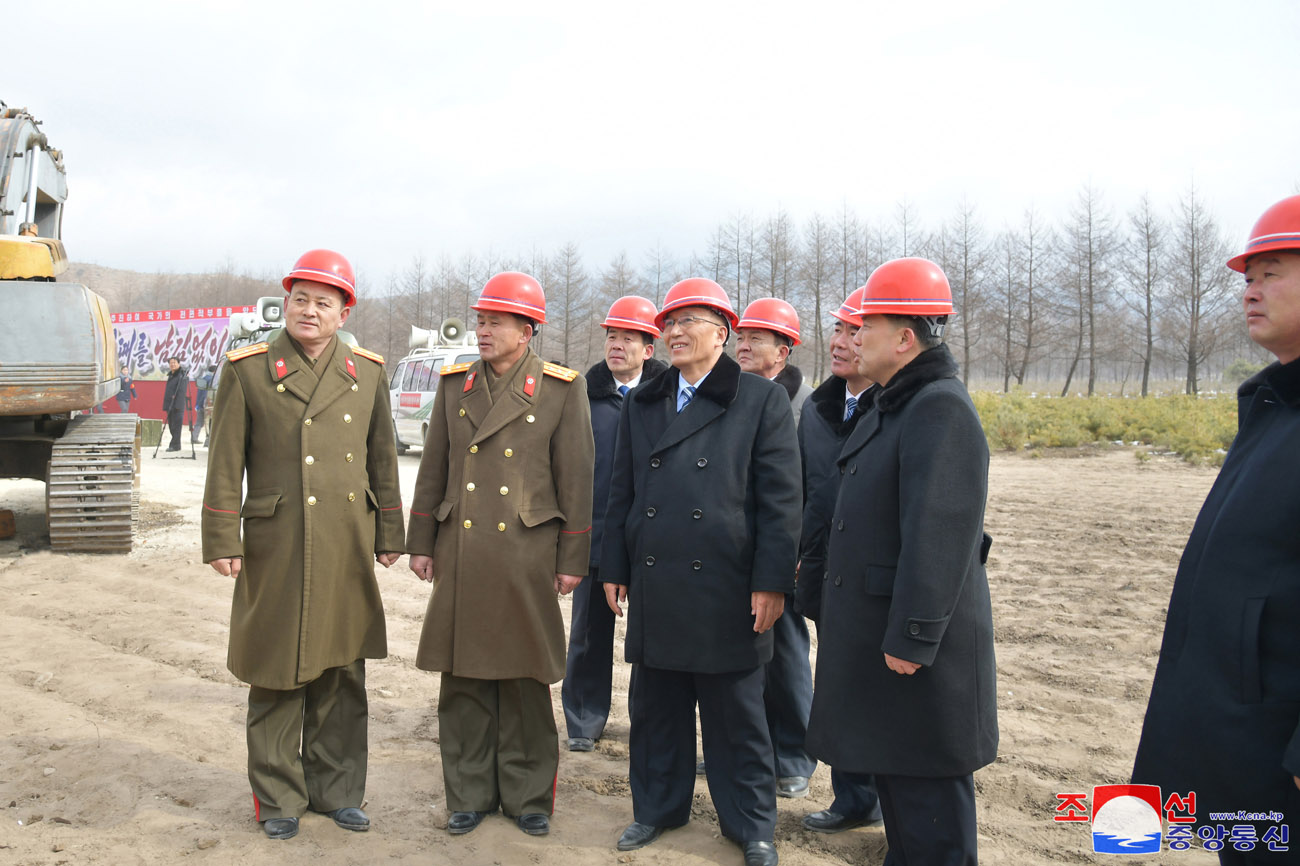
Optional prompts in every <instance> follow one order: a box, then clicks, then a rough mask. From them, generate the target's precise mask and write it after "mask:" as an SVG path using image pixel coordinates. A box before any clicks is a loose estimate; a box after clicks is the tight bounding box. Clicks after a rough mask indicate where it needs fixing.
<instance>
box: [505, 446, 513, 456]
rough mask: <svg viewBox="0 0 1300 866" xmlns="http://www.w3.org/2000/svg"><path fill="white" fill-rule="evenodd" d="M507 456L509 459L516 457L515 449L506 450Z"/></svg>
mask: <svg viewBox="0 0 1300 866" xmlns="http://www.w3.org/2000/svg"><path fill="white" fill-rule="evenodd" d="M506 456H507V457H514V456H515V449H513V448H507V449H506Z"/></svg>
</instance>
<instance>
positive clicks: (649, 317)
mask: <svg viewBox="0 0 1300 866" xmlns="http://www.w3.org/2000/svg"><path fill="white" fill-rule="evenodd" d="M658 315H659V311H658V310H656V309H655V304H654V301H652V300H650V299H648V298H643V297H641V296H640V295H625V296H624V297H621V298H619V299H618V300H617V301H615V302H614V303H612V304H610V305H609V315H607V316H605V321H603V322H601V323H600V326H601V327H602V328H624V329H626V330H629V331H640V332H642V333H644V334H649V335H650V336H652V337H658V336H659V329H658V328H657V327H655V317H656V316H658Z"/></svg>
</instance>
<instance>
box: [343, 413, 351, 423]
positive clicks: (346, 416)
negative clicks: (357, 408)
mask: <svg viewBox="0 0 1300 866" xmlns="http://www.w3.org/2000/svg"><path fill="white" fill-rule="evenodd" d="M343 423H344V424H351V423H352V416H351V415H349V414H348V413H346V412H344V413H343Z"/></svg>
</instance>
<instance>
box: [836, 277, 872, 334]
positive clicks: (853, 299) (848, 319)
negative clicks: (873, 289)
mask: <svg viewBox="0 0 1300 866" xmlns="http://www.w3.org/2000/svg"><path fill="white" fill-rule="evenodd" d="M866 290H867V287H866V286H859V287H858V288H856V289H854V290H853V291H852V292H850V293H849V296H848V297H847V298H845V299H844V303H842V304H840V308H839V309H838V310H836V311H835V312H833V313H831V315H832V316H834V317H835V318H837V319H839V320H840V321H841V322H843V323H844V324H846V325H852V326H853V327H855V328H861V327H862V314H861V312H859V311H860V310H861V309H862V293H863V292H865V291H866Z"/></svg>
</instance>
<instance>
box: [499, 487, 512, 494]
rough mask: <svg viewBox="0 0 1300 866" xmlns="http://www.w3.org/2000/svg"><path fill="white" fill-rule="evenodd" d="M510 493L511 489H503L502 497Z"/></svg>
mask: <svg viewBox="0 0 1300 866" xmlns="http://www.w3.org/2000/svg"><path fill="white" fill-rule="evenodd" d="M509 492H510V488H509V487H502V488H501V495H502V496H505V495H506V494H507V493H509Z"/></svg>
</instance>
